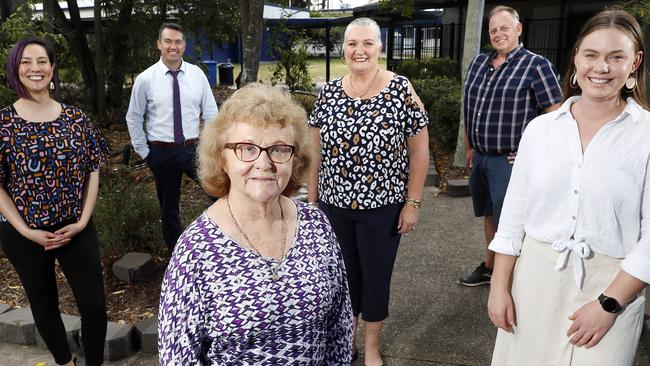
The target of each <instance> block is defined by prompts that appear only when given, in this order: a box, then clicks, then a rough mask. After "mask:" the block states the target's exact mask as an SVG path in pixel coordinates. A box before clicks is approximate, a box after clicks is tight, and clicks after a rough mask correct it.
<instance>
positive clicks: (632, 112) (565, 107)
mask: <svg viewBox="0 0 650 366" xmlns="http://www.w3.org/2000/svg"><path fill="white" fill-rule="evenodd" d="M578 99H580V95H574V96H572V97H571V98H569V99H567V100H566V101H564V103H562V106H561V107H560V108H558V110H557V114H556V115H555V119H559V118H561V117H562V116H564V114H565V113H570V111H571V104H573V103H575V102H577V101H578ZM626 101H627V105H626V106H625V109H623V112H622V113H621V114H620V115H619V116H617V117H616V118H615V119H614V122H615V123H616V122H620V121H623V120H624V119H625V118H627V116H628V115H629V116H630V117H631V118H632V122H633V123H634V124H636V123H637V122H639V119H640V117H641V107H640V106H639V104H638V103H637V102H636V100H634V98H632V97H629V98H627V100H626Z"/></svg>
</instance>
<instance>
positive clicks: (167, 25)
mask: <svg viewBox="0 0 650 366" xmlns="http://www.w3.org/2000/svg"><path fill="white" fill-rule="evenodd" d="M165 29H173V30H175V31H177V32H181V33H182V34H183V38H185V29H183V27H182V26H181V25H180V24H176V23H163V24H162V25H161V26H160V29H159V30H158V39H160V37H162V32H163V31H164V30H165Z"/></svg>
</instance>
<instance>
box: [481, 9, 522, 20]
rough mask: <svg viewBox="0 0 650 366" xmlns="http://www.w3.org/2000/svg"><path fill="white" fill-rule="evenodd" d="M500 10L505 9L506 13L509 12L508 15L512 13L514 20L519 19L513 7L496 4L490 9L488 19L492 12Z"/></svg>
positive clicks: (492, 14)
mask: <svg viewBox="0 0 650 366" xmlns="http://www.w3.org/2000/svg"><path fill="white" fill-rule="evenodd" d="M502 11H507V12H508V13H510V15H512V17H513V18H514V19H515V21H516V22H518V21H519V13H517V11H516V10H515V9H513V8H511V7H509V6H505V5H497V6H495V7H494V9H492V10H490V17H489V18H488V19H492V17H493V16H494V14H496V13H499V12H502Z"/></svg>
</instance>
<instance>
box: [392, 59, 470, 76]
mask: <svg viewBox="0 0 650 366" xmlns="http://www.w3.org/2000/svg"><path fill="white" fill-rule="evenodd" d="M395 72H396V73H398V74H400V75H403V76H406V77H407V78H409V80H418V79H433V78H435V77H439V76H445V77H449V78H454V79H457V80H460V68H459V67H458V62H457V61H456V60H452V59H449V58H433V59H427V60H407V61H402V62H400V63H399V64H398V65H397V69H396V70H395Z"/></svg>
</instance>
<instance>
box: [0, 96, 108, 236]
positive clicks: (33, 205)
mask: <svg viewBox="0 0 650 366" xmlns="http://www.w3.org/2000/svg"><path fill="white" fill-rule="evenodd" d="M108 156H109V149H108V145H107V144H106V142H105V141H104V139H103V138H102V137H101V135H100V133H99V131H98V130H97V129H96V128H95V127H94V126H93V124H92V123H91V122H90V120H89V119H88V118H87V117H86V115H84V113H83V112H82V111H81V109H79V108H76V107H73V106H70V105H65V104H61V115H60V116H59V117H58V118H57V119H56V120H54V121H49V122H28V121H25V120H23V119H22V118H20V116H18V113H16V110H15V109H14V107H13V106H9V107H7V108H5V109H2V110H0V181H1V182H2V187H3V188H4V189H5V190H6V191H7V193H8V194H9V196H10V197H11V198H12V199H13V201H14V203H15V205H16V208H17V209H18V212H19V213H20V214H21V216H22V217H23V219H24V220H25V223H26V224H27V225H28V226H29V227H31V228H44V227H48V226H52V225H56V224H59V223H61V222H64V221H66V220H70V219H74V220H79V219H80V218H81V209H82V199H83V191H84V185H85V182H86V174H88V173H90V172H93V171H96V170H99V167H100V165H101V164H102V163H103V162H105V161H106V159H107V157H108ZM0 219H1V220H2V221H4V217H1V215H0Z"/></svg>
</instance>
